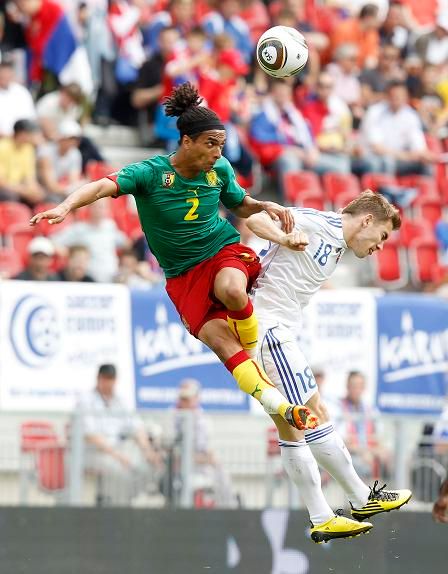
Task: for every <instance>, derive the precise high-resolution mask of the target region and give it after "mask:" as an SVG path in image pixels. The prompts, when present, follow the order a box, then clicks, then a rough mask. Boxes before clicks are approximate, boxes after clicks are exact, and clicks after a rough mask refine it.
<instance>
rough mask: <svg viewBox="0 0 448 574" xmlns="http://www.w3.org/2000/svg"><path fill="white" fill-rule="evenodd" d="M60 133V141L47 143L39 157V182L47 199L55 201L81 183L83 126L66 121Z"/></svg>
mask: <svg viewBox="0 0 448 574" xmlns="http://www.w3.org/2000/svg"><path fill="white" fill-rule="evenodd" d="M58 134H59V137H58V138H57V141H56V142H48V143H47V144H44V145H43V146H42V147H41V148H40V149H39V152H38V156H37V157H38V171H39V179H40V181H41V183H42V185H43V186H44V187H45V189H46V191H47V194H48V199H49V200H50V201H56V202H57V201H61V200H62V199H64V198H65V197H66V196H67V195H68V194H69V193H71V192H72V191H73V190H74V188H76V187H79V186H80V185H81V184H82V156H81V152H80V151H79V143H80V140H81V135H82V129H81V126H80V125H79V124H78V123H77V122H75V121H72V120H65V121H63V122H62V123H61V124H60V125H59V126H58Z"/></svg>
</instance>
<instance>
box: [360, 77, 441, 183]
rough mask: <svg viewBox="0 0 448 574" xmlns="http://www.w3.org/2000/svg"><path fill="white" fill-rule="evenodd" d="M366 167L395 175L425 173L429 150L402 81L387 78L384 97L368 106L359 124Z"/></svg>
mask: <svg viewBox="0 0 448 574" xmlns="http://www.w3.org/2000/svg"><path fill="white" fill-rule="evenodd" d="M361 140H362V145H363V146H364V151H365V154H366V155H365V158H364V160H365V161H366V163H367V165H368V171H372V172H386V173H391V174H395V175H409V174H429V173H430V169H429V163H430V162H431V161H432V160H433V154H432V153H430V152H429V151H428V149H427V146H426V140H425V135H424V133H423V130H422V125H421V121H420V118H419V117H418V115H417V113H416V112H415V111H414V110H413V109H412V108H411V107H410V106H409V104H408V90H407V88H406V84H405V83H404V82H400V81H396V82H391V83H390V84H389V86H388V88H387V99H386V100H385V101H384V102H379V103H377V104H374V105H373V106H371V107H370V108H369V109H368V110H367V113H366V115H365V116H364V119H363V122H362V125H361Z"/></svg>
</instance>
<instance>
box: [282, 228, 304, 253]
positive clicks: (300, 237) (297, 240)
mask: <svg viewBox="0 0 448 574" xmlns="http://www.w3.org/2000/svg"><path fill="white" fill-rule="evenodd" d="M308 244H309V241H308V236H307V234H306V233H304V232H303V231H292V232H291V233H287V234H286V235H285V236H284V237H283V241H282V245H283V247H287V248H288V249H292V250H293V251H305V249H306V248H307V246H308Z"/></svg>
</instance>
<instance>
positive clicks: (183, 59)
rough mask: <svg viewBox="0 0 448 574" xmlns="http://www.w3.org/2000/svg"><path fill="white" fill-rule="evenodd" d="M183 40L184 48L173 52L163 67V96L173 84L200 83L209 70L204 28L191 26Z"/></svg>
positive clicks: (209, 64)
mask: <svg viewBox="0 0 448 574" xmlns="http://www.w3.org/2000/svg"><path fill="white" fill-rule="evenodd" d="M185 41H186V46H185V49H184V50H179V51H176V52H174V53H173V57H172V58H171V59H170V61H169V62H168V63H167V65H166V67H165V74H164V95H165V96H167V95H169V94H170V93H171V91H172V88H173V86H177V85H178V84H182V83H183V82H191V83H192V84H198V83H200V81H201V77H202V76H203V74H204V73H207V72H208V71H209V70H210V66H211V58H210V48H209V46H208V43H207V36H206V34H205V32H204V30H203V29H202V28H200V27H199V26H196V27H195V28H192V29H191V30H190V31H189V32H188V34H187V35H186V37H185Z"/></svg>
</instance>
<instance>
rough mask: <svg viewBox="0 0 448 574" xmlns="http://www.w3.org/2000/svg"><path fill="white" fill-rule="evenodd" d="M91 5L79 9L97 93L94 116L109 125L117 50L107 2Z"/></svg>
mask: <svg viewBox="0 0 448 574" xmlns="http://www.w3.org/2000/svg"><path fill="white" fill-rule="evenodd" d="M89 4H90V5H88V4H87V3H86V2H80V4H79V6H78V11H77V17H78V27H79V29H80V36H81V41H82V43H83V45H84V46H85V49H86V52H87V57H88V59H89V64H90V68H91V70H92V77H93V84H94V92H95V103H94V106H93V112H92V116H93V118H94V121H95V122H96V123H100V124H101V123H103V124H107V123H108V122H109V119H110V115H111V108H112V104H113V100H114V97H115V95H116V92H117V84H116V79H115V69H114V63H115V58H116V50H115V45H114V40H113V37H112V31H111V28H110V26H109V22H108V20H107V2H102V3H101V2H95V4H94V5H92V3H91V2H90V3H89ZM74 119H79V118H74Z"/></svg>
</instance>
